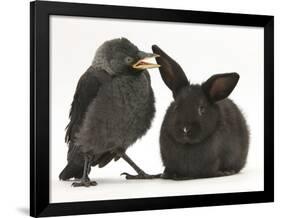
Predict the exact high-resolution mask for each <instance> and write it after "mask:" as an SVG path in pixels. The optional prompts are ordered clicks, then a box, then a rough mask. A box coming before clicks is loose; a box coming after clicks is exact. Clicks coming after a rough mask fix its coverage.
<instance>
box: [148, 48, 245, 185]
mask: <svg viewBox="0 0 281 218" xmlns="http://www.w3.org/2000/svg"><path fill="white" fill-rule="evenodd" d="M152 49H153V51H154V52H155V53H157V54H159V55H160V58H158V59H157V62H158V64H160V65H161V68H160V73H161V76H162V78H163V81H164V82H165V84H166V85H167V86H168V87H169V88H170V89H171V91H172V92H173V96H174V101H173V102H172V103H171V105H170V106H169V108H168V109H167V113H166V115H165V118H164V121H163V123H162V127H161V133H160V150H161V157H162V161H163V164H164V166H165V170H164V173H163V175H162V177H163V178H166V179H175V180H182V179H195V178H206V177H216V176H225V175H232V174H235V173H238V172H239V171H240V170H241V169H242V168H243V167H244V166H245V163H246V159H247V154H248V148H249V131H248V127H247V124H246V121H245V119H244V117H243V115H242V113H241V111H240V110H239V108H238V107H237V106H236V104H234V102H233V101H231V100H230V99H228V98H227V97H228V95H229V94H230V93H231V92H232V90H233V89H234V88H235V86H236V84H237V82H238V80H239V75H238V74H237V73H226V74H216V75H213V76H212V77H210V78H209V79H208V80H207V81H206V82H204V83H202V84H201V85H191V84H190V83H189V81H188V79H187V78H186V76H185V73H184V72H183V70H182V69H181V67H180V66H179V65H178V63H176V62H175V61H174V60H173V59H172V58H170V57H169V56H168V55H167V54H166V53H165V52H164V51H162V50H161V49H160V48H159V47H158V46H153V47H152Z"/></svg>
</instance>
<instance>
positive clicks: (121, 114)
mask: <svg viewBox="0 0 281 218" xmlns="http://www.w3.org/2000/svg"><path fill="white" fill-rule="evenodd" d="M273 24H274V18H273V16H265V15H247V14H231V13H217V12H200V11H185V10H170V9H157V8H140V7H123V6H122V7H121V6H109V5H108V6H105V5H92V4H80V3H62V2H45V1H35V2H31V4H30V27H31V28H30V30H31V32H30V52H31V58H30V69H31V76H30V78H31V82H30V84H31V87H30V95H31V98H30V99H31V105H30V113H31V120H30V125H31V131H30V141H31V145H30V151H31V154H30V215H31V216H36V217H37V216H62V215H74V214H89V213H109V212H120V211H140V210H154V209H169V208H183V207H200V206H214V205H229V204H246V203H259V202H272V201H273V200H274V173H273V172H274V165H273V163H274V159H273V158H274V155H273V149H274V135H273V134H274V123H273V122H274V115H273V114H274V113H273V108H274V100H273V99H274V97H273V90H274V87H273V84H274V80H273V79H274V78H273V71H274V56H273V54H274V52H273V45H274V41H273V40H274V38H273V30H274V25H273Z"/></svg>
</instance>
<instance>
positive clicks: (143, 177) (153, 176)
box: [121, 172, 161, 179]
mask: <svg viewBox="0 0 281 218" xmlns="http://www.w3.org/2000/svg"><path fill="white" fill-rule="evenodd" d="M121 176H125V178H126V179H156V178H160V176H161V174H157V175H149V174H146V173H140V174H138V175H131V174H129V173H125V172H124V173H121Z"/></svg>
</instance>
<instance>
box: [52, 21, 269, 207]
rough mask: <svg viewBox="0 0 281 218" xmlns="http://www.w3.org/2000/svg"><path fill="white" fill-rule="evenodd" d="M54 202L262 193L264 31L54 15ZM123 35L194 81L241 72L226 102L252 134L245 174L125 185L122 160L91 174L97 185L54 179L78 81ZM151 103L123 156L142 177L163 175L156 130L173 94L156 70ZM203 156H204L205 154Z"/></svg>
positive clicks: (61, 160)
mask: <svg viewBox="0 0 281 218" xmlns="http://www.w3.org/2000/svg"><path fill="white" fill-rule="evenodd" d="M50 26H51V30H50V31H51V38H50V42H51V44H50V48H51V50H50V51H51V67H50V69H51V181H52V185H51V202H66V201H87V200H105V199H120V198H136V197H137V198H139V197H157V196H167V195H169V196H171V195H186V194H188V195H191V194H205V193H222V192H238V191H259V190H263V139H264V138H263V131H264V130H263V82H264V80H263V74H264V73H263V67H264V65H263V28H259V27H237V26H222V25H202V24H179V23H169V22H147V21H128V20H116V19H98V18H81V17H79V18H77V17H66V16H52V18H51V22H50ZM122 36H125V37H127V38H128V39H129V40H131V41H132V42H133V43H135V44H136V45H137V46H138V47H139V49H141V50H144V51H147V52H151V45H152V44H155V43H156V44H158V45H159V46H160V47H162V48H163V49H164V50H165V51H166V52H167V53H168V54H169V55H170V56H172V57H173V58H174V59H175V60H176V61H178V62H179V63H180V65H181V66H182V68H183V69H184V70H185V71H186V75H187V77H188V79H190V81H191V82H192V83H201V82H202V81H204V80H206V79H208V78H209V77H210V76H211V75H213V74H215V73H225V72H238V73H239V74H240V76H241V77H240V78H241V79H240V81H239V83H238V85H237V87H236V88H235V90H234V91H233V93H232V94H231V98H232V99H233V100H234V101H235V102H236V103H237V104H238V105H239V106H240V108H241V109H242V111H243V112H244V114H245V117H246V120H247V121H248V125H249V129H250V132H251V140H250V149H249V158H248V162H247V165H246V167H245V169H243V171H242V172H241V173H239V174H238V175H235V176H231V177H223V178H212V179H203V180H193V181H182V182H175V181H170V180H169V181H163V180H153V181H143V180H139V181H126V180H125V179H124V177H120V176H119V175H120V173H122V172H123V171H124V170H125V171H126V172H131V173H135V172H134V171H133V170H132V169H131V168H130V167H129V165H128V164H127V163H125V162H124V161H123V160H120V161H118V162H117V163H115V162H111V163H110V164H108V165H107V166H106V167H105V168H102V169H97V168H92V172H91V174H90V177H92V178H93V179H95V180H97V182H98V183H99V185H98V186H97V187H92V188H90V189H85V188H83V187H82V188H76V189H74V188H72V187H71V185H70V184H71V183H70V182H62V181H59V179H58V175H59V173H60V172H61V170H62V169H63V168H64V167H65V165H66V153H67V146H66V145H65V143H64V135H65V131H64V129H65V126H66V124H67V123H68V122H69V120H68V113H69V108H70V104H71V102H72V99H73V95H74V92H75V89H76V85H77V82H78V80H79V78H80V76H81V75H82V74H83V73H84V72H85V70H86V69H87V68H88V67H89V65H90V64H91V62H92V59H93V56H94V53H95V51H96V50H97V48H98V47H99V46H100V45H101V44H102V43H103V42H104V41H105V40H109V39H113V38H117V37H122ZM149 72H150V75H151V83H152V87H153V89H154V93H155V99H156V104H155V107H156V116H155V118H154V120H153V123H152V127H151V129H149V131H148V132H147V134H146V135H145V136H143V137H142V138H141V139H140V140H138V141H137V142H136V143H135V144H134V145H133V146H132V147H131V148H129V149H128V151H127V153H128V154H129V156H130V157H131V158H132V159H133V160H134V161H135V162H136V163H137V164H138V165H139V166H140V167H141V168H143V169H144V170H145V171H147V172H149V173H160V172H163V168H162V163H161V159H160V152H159V132H160V127H161V124H162V121H163V116H164V115H165V113H166V109H167V107H168V105H169V104H170V103H171V101H172V94H171V91H170V90H169V89H168V88H167V87H166V86H165V84H164V82H163V81H162V79H161V76H160V73H159V70H158V69H153V70H149ZM202 152H204V151H202Z"/></svg>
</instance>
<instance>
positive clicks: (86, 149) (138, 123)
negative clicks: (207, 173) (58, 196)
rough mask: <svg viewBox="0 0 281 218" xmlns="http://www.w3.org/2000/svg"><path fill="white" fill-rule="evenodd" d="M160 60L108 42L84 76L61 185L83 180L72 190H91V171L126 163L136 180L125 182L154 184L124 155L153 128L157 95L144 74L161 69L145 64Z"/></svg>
mask: <svg viewBox="0 0 281 218" xmlns="http://www.w3.org/2000/svg"><path fill="white" fill-rule="evenodd" d="M157 56H158V55H156V54H153V53H146V52H143V51H140V50H139V49H138V48H137V47H136V46H135V45H134V44H132V43H131V42H130V41H129V40H128V39H126V38H118V39H113V40H110V41H106V42H104V43H103V44H102V45H101V46H100V47H99V48H98V50H97V52H96V54H95V58H94V60H93V62H92V64H91V66H90V67H89V68H88V70H87V71H86V72H85V73H84V74H83V75H82V76H81V78H80V80H79V82H78V85H77V88H76V92H75V94H74V98H73V102H72V104H71V110H70V114H69V117H70V122H69V124H68V125H67V128H66V129H67V130H66V136H65V140H66V142H67V143H68V144H69V149H68V154H67V161H68V163H67V165H66V167H65V168H64V169H63V171H62V172H61V173H60V175H59V178H60V179H61V180H68V179H70V178H76V179H80V180H81V181H80V182H74V183H73V184H72V185H73V186H75V187H77V186H86V187H88V186H93V185H96V184H97V183H96V182H95V181H91V180H90V179H89V176H88V175H89V173H90V170H91V166H96V165H98V166H99V167H104V166H105V165H107V164H108V163H109V162H110V161H111V160H113V159H114V160H115V161H116V160H118V159H119V158H123V159H124V160H125V161H126V162H127V163H128V164H129V165H130V166H131V167H133V168H134V170H135V171H136V172H137V175H130V174H128V173H123V175H125V176H126V178H127V179H151V178H157V177H159V175H149V174H146V173H145V172H144V171H143V170H142V169H140V168H139V167H138V166H137V165H136V164H135V163H134V162H133V161H132V160H131V159H130V158H129V157H128V155H127V154H126V150H127V148H128V147H129V146H130V145H132V144H133V143H134V142H135V141H136V140H137V139H138V138H140V137H142V136H143V135H144V134H145V133H146V132H147V130H148V129H149V128H150V126H151V122H152V119H153V117H154V113H155V106H154V94H153V91H152V88H151V82H150V76H149V74H148V71H147V70H146V69H149V68H156V67H159V66H160V65H158V64H152V63H148V62H147V61H146V59H148V58H155V57H157Z"/></svg>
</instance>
